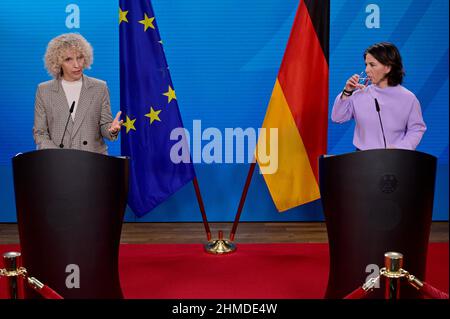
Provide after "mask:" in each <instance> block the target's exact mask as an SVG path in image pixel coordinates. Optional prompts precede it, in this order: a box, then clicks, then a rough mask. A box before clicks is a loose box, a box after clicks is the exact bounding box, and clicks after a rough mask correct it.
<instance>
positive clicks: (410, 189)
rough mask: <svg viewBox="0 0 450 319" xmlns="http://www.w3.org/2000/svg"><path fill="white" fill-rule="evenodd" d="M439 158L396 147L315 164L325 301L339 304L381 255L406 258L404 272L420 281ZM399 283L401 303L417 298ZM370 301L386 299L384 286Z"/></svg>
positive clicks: (371, 271)
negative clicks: (326, 266) (326, 260)
mask: <svg viewBox="0 0 450 319" xmlns="http://www.w3.org/2000/svg"><path fill="white" fill-rule="evenodd" d="M436 163H437V159H436V157H434V156H431V155H428V154H425V153H421V152H417V151H408V150H400V149H380V150H368V151H361V152H354V153H349V154H344V155H338V156H322V157H321V158H319V182H320V192H321V197H322V205H323V210H324V214H325V220H326V225H327V232H328V241H329V248H330V273H329V278H328V287H327V291H326V295H325V297H326V298H343V297H344V296H346V295H347V294H349V293H350V292H352V291H353V290H354V289H356V288H357V287H359V286H361V285H362V284H363V283H364V282H365V281H366V278H368V277H372V276H373V275H374V274H375V273H376V272H375V271H376V269H377V267H376V266H378V267H379V268H380V269H381V268H382V267H384V253H385V252H388V251H395V252H399V253H402V254H403V255H404V266H403V268H404V269H406V270H408V271H409V272H410V273H411V274H413V275H415V276H416V277H418V278H419V279H421V280H425V266H426V258H427V248H428V239H429V234H430V227H431V219H432V210H433V199H434V186H435V178H436ZM418 296H419V295H418V293H417V292H416V291H414V288H412V287H409V285H407V284H406V282H405V283H404V284H402V286H401V297H402V298H417V297H418ZM368 297H369V298H383V297H384V280H382V281H381V285H380V289H374V291H373V292H372V293H371V294H370V295H369V296H368Z"/></svg>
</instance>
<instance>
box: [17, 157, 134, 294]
mask: <svg viewBox="0 0 450 319" xmlns="http://www.w3.org/2000/svg"><path fill="white" fill-rule="evenodd" d="M12 164H13V176H14V190H15V197H16V209H17V221H18V226H19V236H20V246H21V252H22V256H23V265H24V266H25V267H26V268H27V271H28V273H29V275H30V276H34V277H36V278H37V279H38V280H40V281H41V282H43V283H44V284H47V285H48V286H49V287H50V288H52V289H54V290H55V291H56V292H58V293H59V294H61V295H62V296H63V297H64V298H68V299H70V298H122V297H123V296H122V290H121V288H120V281H119V271H118V253H119V243H120V234H121V229H122V221H123V215H124V212H125V207H126V199H127V192H128V164H129V163H128V159H127V158H118V157H111V156H105V155H101V154H96V153H92V152H85V151H78V150H60V149H51V150H42V151H34V152H29V153H25V154H21V155H18V156H16V157H14V158H13V159H12ZM26 293H27V297H28V298H34V297H37V294H36V293H35V292H34V291H32V290H31V289H27V291H26Z"/></svg>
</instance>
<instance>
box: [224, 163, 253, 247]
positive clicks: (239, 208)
mask: <svg viewBox="0 0 450 319" xmlns="http://www.w3.org/2000/svg"><path fill="white" fill-rule="evenodd" d="M255 166H256V161H255V160H254V159H253V161H252V164H251V165H250V169H249V171H248V174H247V180H246V181H245V186H244V189H243V190H242V195H241V200H240V201H239V207H238V210H237V213H236V217H235V218H234V223H233V228H232V229H231V233H230V241H233V240H234V235H235V234H236V229H237V226H238V223H239V219H240V218H241V213H242V208H243V207H244V203H245V199H246V198H247V192H248V188H249V187H250V182H251V180H252V176H253V172H254V171H255Z"/></svg>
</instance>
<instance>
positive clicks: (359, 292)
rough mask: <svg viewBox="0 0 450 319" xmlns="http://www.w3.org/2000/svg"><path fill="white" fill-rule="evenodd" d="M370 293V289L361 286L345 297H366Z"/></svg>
mask: <svg viewBox="0 0 450 319" xmlns="http://www.w3.org/2000/svg"><path fill="white" fill-rule="evenodd" d="M368 293H369V290H364V289H363V288H362V287H359V288H357V289H355V290H353V291H352V292H351V293H349V294H348V295H347V296H345V297H344V299H362V298H365V297H366V295H367V294H368Z"/></svg>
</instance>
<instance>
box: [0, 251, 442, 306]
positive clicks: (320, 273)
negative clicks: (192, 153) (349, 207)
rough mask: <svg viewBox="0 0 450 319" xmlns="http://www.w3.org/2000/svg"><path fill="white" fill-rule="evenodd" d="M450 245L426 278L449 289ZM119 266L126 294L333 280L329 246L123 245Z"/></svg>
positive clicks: (318, 294) (280, 293)
mask: <svg viewBox="0 0 450 319" xmlns="http://www.w3.org/2000/svg"><path fill="white" fill-rule="evenodd" d="M18 249H19V248H18V245H0V253H3V252H6V251H14V250H15V251H17V250H18ZM448 249H449V247H448V243H432V244H430V247H429V252H428V261H427V278H426V281H427V282H428V283H430V284H431V285H433V286H434V287H436V288H438V289H440V290H442V291H444V292H447V293H448V291H449V290H448V279H449V254H448ZM119 265H120V277H121V285H122V290H123V292H124V296H125V298H133V299H135V298H139V299H141V298H142V299H144V298H145V299H225V298H235V299H241V298H245V299H304V298H308V299H310V298H322V297H323V295H324V293H325V289H326V285H327V280H328V245H327V244H267V245H262V244H239V245H238V250H237V251H236V252H235V253H234V254H231V255H227V256H214V255H209V254H206V253H204V252H203V246H202V245H199V244H184V245H183V244H180V245H173V244H170V245H169V244H158V245H156V244H146V245H135V244H122V245H121V246H120V264H119ZM420 279H422V278H420ZM355 288H356V287H355ZM4 289H5V280H4V279H0V298H4V296H5V290H4Z"/></svg>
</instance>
